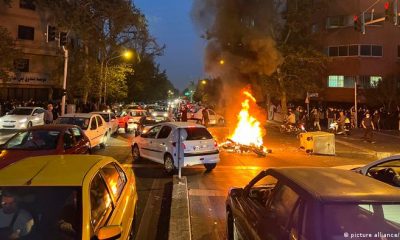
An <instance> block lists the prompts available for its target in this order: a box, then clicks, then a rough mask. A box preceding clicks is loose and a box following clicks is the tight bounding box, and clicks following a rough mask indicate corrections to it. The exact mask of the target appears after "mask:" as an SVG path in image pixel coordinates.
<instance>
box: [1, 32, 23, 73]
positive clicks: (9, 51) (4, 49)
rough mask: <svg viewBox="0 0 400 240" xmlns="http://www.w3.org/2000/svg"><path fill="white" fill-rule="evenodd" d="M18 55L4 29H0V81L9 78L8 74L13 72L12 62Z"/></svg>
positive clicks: (12, 41) (13, 43) (11, 39)
mask: <svg viewBox="0 0 400 240" xmlns="http://www.w3.org/2000/svg"><path fill="white" fill-rule="evenodd" d="M18 55H19V51H18V50H17V49H16V48H15V42H14V39H13V38H12V37H11V35H10V33H9V32H8V30H7V29H6V28H4V27H0V56H1V57H0V79H5V80H7V79H8V78H9V75H8V72H9V71H11V70H13V60H14V59H15V58H16V57H17V56H18Z"/></svg>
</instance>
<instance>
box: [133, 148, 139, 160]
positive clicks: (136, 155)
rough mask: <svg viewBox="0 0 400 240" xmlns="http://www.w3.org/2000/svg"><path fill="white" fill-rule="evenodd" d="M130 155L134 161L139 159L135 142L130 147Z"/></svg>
mask: <svg viewBox="0 0 400 240" xmlns="http://www.w3.org/2000/svg"><path fill="white" fill-rule="evenodd" d="M132 157H133V161H134V162H135V161H137V160H140V150H139V146H138V145H137V144H135V145H134V146H133V148H132Z"/></svg>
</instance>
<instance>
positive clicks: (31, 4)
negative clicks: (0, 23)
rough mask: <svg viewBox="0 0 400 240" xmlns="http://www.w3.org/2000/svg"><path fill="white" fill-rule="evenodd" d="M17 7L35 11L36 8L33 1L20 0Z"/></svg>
mask: <svg viewBox="0 0 400 240" xmlns="http://www.w3.org/2000/svg"><path fill="white" fill-rule="evenodd" d="M19 7H20V8H24V9H29V10H35V9H36V6H35V3H34V2H33V0H20V1H19Z"/></svg>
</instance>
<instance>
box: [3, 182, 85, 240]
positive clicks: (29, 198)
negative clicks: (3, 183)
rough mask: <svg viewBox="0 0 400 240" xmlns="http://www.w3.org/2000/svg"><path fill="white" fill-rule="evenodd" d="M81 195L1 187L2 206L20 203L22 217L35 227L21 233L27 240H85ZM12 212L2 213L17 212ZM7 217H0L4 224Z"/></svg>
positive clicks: (68, 189) (51, 189)
mask: <svg viewBox="0 0 400 240" xmlns="http://www.w3.org/2000/svg"><path fill="white" fill-rule="evenodd" d="M81 192H82V190H81V188H80V187H0V195H1V199H2V202H5V201H7V202H10V201H12V202H16V206H17V207H18V209H20V210H19V212H18V214H20V215H21V216H23V217H24V219H26V221H27V222H28V221H29V223H33V225H32V228H30V229H29V230H28V228H26V229H23V230H22V231H21V234H22V235H23V239H41V240H54V239H71V240H75V239H82V200H81V199H82V197H81V196H82V194H81ZM8 208H10V207H7V205H3V208H2V209H0V211H6V210H7V211H9V212H10V211H14V210H9V209H8ZM5 216H7V215H5V214H0V222H4V221H7V220H6V219H1V217H5ZM7 219H8V216H7ZM66 226H68V227H66Z"/></svg>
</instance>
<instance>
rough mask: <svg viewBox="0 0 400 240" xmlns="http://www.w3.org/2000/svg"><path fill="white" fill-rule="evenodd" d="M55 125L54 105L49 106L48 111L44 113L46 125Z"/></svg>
mask: <svg viewBox="0 0 400 240" xmlns="http://www.w3.org/2000/svg"><path fill="white" fill-rule="evenodd" d="M51 123H53V104H51V103H49V104H48V105H47V110H46V111H45V112H44V124H51Z"/></svg>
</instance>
